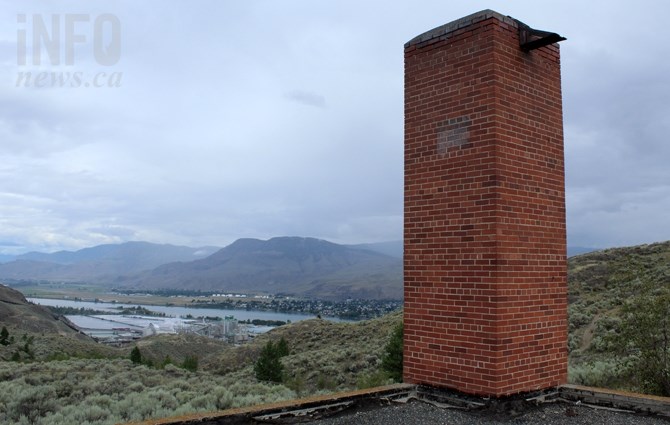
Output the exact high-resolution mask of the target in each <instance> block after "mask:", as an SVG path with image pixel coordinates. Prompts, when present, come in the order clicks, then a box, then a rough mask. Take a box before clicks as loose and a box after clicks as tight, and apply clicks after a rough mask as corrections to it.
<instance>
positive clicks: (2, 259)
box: [0, 254, 16, 264]
mask: <svg viewBox="0 0 670 425" xmlns="http://www.w3.org/2000/svg"><path fill="white" fill-rule="evenodd" d="M15 258H16V257H15V256H13V255H5V254H0V264H2V263H7V262H9V261H14V259H15Z"/></svg>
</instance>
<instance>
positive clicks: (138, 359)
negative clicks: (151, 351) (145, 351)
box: [130, 346, 142, 364]
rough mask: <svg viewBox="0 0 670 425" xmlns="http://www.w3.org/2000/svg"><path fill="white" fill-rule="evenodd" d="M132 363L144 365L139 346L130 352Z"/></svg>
mask: <svg viewBox="0 0 670 425" xmlns="http://www.w3.org/2000/svg"><path fill="white" fill-rule="evenodd" d="M130 361H131V362H133V363H135V364H140V363H142V353H140V349H139V348H138V347H137V346H135V348H133V350H132V351H131V352H130Z"/></svg>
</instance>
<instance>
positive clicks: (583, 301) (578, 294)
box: [568, 241, 670, 386]
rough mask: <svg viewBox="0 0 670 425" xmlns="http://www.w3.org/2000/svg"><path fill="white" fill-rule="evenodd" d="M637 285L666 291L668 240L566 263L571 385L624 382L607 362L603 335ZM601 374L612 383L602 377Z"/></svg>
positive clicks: (669, 276) (609, 357) (669, 282)
mask: <svg viewBox="0 0 670 425" xmlns="http://www.w3.org/2000/svg"><path fill="white" fill-rule="evenodd" d="M640 281H645V282H650V283H652V284H653V285H654V286H655V287H657V288H658V289H659V290H660V289H661V288H670V241H668V242H660V243H654V244H649V245H639V246H632V247H624V248H610V249H605V250H602V251H596V252H591V253H587V254H582V255H577V256H574V257H571V258H570V259H569V260H568V289H569V292H568V303H569V306H568V316H569V320H570V322H569V325H570V327H569V330H570V339H569V348H570V363H571V367H573V368H574V369H575V370H576V371H581V372H580V373H574V374H573V375H574V376H576V378H574V379H575V380H576V381H575V382H577V383H581V384H584V385H600V386H603V385H612V386H619V385H623V381H626V380H627V379H628V378H621V377H617V376H618V375H617V374H618V373H619V372H616V373H615V369H616V368H615V367H614V364H612V363H611V361H612V359H613V358H614V356H615V354H616V353H612V352H610V350H611V348H610V347H609V345H608V343H607V341H606V335H608V334H609V333H612V332H614V329H615V328H616V324H617V323H619V321H620V320H621V314H622V313H621V306H622V304H623V302H624V301H625V300H627V299H629V298H630V297H631V296H634V295H636V294H637V291H638V290H639V286H638V285H639V282H640ZM598 368H599V370H596V369H598ZM607 375H609V376H610V378H609V379H611V380H612V381H608V380H607V379H605V378H603V376H607ZM622 376H623V375H622ZM598 379H600V380H598ZM614 381H616V382H614ZM619 381H621V382H619Z"/></svg>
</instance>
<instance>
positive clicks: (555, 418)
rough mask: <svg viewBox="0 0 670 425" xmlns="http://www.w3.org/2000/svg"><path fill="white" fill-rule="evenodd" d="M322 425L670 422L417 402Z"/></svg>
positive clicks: (578, 408)
mask: <svg viewBox="0 0 670 425" xmlns="http://www.w3.org/2000/svg"><path fill="white" fill-rule="evenodd" d="M311 423H318V424H321V425H340V424H341V425H345V424H346V425H352V424H357V425H358V424H361V425H377V424H379V425H388V424H412V425H429V424H430V425H433V424H449V425H452V424H453V425H460V424H514V425H521V424H543V425H555V424H556V425H560V424H566V425H581V424H584V425H601V424H602V425H655V424H658V425H668V424H670V418H668V419H666V418H663V417H659V416H645V415H638V414H633V413H627V412H618V411H612V410H605V409H596V408H593V407H587V406H584V405H577V404H575V403H564V402H557V403H551V404H543V405H541V406H539V407H536V408H532V409H529V410H526V411H525V412H523V413H522V414H520V415H516V416H515V415H513V414H509V413H502V412H500V413H499V412H490V411H476V412H466V411H462V410H454V409H443V408H439V407H435V406H433V405H431V404H428V403H425V402H422V401H419V400H414V401H410V402H408V403H406V404H393V405H390V406H384V407H379V408H372V409H368V410H358V411H352V412H343V413H341V414H339V415H337V416H334V417H329V418H324V419H320V420H316V421H313V422H311Z"/></svg>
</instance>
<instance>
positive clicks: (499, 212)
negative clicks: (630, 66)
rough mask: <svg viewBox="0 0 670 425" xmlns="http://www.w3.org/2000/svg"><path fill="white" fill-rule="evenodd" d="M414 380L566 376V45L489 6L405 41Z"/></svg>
mask: <svg viewBox="0 0 670 425" xmlns="http://www.w3.org/2000/svg"><path fill="white" fill-rule="evenodd" d="M404 210H405V231H404V232H405V234H404V238H405V260H404V261H405V264H404V266H405V317H404V321H405V354H404V356H405V358H404V380H405V382H409V383H422V384H429V385H435V386H442V387H448V388H453V389H456V390H459V391H463V392H467V393H472V394H479V395H491V396H504V395H510V394H514V393H519V392H525V391H533V390H537V389H543V388H547V387H552V386H556V385H559V384H562V383H565V382H566V375H567V283H566V243H565V240H566V239H565V189H564V165H563V127H562V106H561V86H560V57H559V49H558V46H557V45H549V46H545V47H542V48H540V49H537V50H532V51H530V52H523V51H522V50H521V49H520V48H519V36H518V28H517V23H516V21H514V20H512V19H510V18H508V17H503V16H502V15H499V14H497V13H495V12H493V11H488V10H487V11H482V12H479V13H477V14H473V15H471V16H468V17H466V18H463V19H461V20H458V21H455V22H453V23H451V24H447V25H445V26H443V27H440V28H437V29H435V30H432V31H429V32H428V33H426V34H423V35H421V36H419V37H417V38H415V39H414V40H412V41H410V42H409V43H407V45H406V46H405V207H404Z"/></svg>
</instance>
